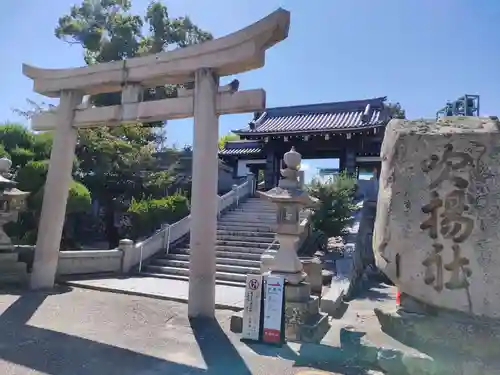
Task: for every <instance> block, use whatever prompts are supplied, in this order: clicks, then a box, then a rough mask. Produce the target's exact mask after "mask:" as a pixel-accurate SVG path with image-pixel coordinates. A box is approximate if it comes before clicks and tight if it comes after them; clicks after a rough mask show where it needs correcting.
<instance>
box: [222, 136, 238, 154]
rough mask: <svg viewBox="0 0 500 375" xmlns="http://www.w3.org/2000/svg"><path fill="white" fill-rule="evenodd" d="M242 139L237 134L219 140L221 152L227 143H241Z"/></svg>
mask: <svg viewBox="0 0 500 375" xmlns="http://www.w3.org/2000/svg"><path fill="white" fill-rule="evenodd" d="M239 140H240V137H239V135H237V134H233V133H229V134H226V135H223V136H222V137H220V138H219V150H222V149H223V148H224V146H225V144H226V142H230V141H239Z"/></svg>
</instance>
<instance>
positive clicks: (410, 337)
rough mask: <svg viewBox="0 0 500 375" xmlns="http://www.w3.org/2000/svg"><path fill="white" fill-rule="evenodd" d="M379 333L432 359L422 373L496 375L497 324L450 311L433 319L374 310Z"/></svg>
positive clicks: (499, 352) (498, 367)
mask: <svg viewBox="0 0 500 375" xmlns="http://www.w3.org/2000/svg"><path fill="white" fill-rule="evenodd" d="M375 314H376V315H377V318H378V319H379V321H380V324H381V327H382V330H383V331H384V332H385V333H387V334H388V335H390V336H392V337H393V338H395V339H396V340H398V341H400V342H402V343H403V344H405V345H407V346H410V347H413V348H415V349H417V350H420V351H421V352H423V353H426V354H427V355H429V356H430V357H432V362H433V366H432V367H433V370H432V371H428V372H420V373H422V374H426V373H429V374H431V373H432V374H440V375H441V374H462V373H463V374H478V375H479V374H491V375H493V374H495V375H497V374H499V373H500V360H499V358H500V345H499V342H500V341H499V340H500V339H499V338H500V321H493V320H489V319H484V320H477V319H472V318H470V317H465V316H462V315H460V314H456V313H453V312H441V311H439V314H438V315H437V316H429V315H423V314H415V313H406V312H404V311H401V310H400V311H396V310H395V309H394V310H381V309H375Z"/></svg>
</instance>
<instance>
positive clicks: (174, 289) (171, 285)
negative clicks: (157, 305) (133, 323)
mask: <svg viewBox="0 0 500 375" xmlns="http://www.w3.org/2000/svg"><path fill="white" fill-rule="evenodd" d="M67 283H68V284H70V285H72V286H79V287H83V288H90V289H96V290H103V291H114V292H120V293H125V294H136V295H142V296H151V297H157V298H161V299H167V300H172V301H177V302H187V300H188V295H189V283H188V282H187V281H182V280H173V279H166V278H165V279H164V278H158V277H146V276H132V277H119V278H116V277H110V278H97V279H84V280H72V281H68V282H67ZM244 299H245V288H241V287H236V286H227V285H217V286H216V288H215V303H216V305H217V307H218V308H228V309H243V300H244Z"/></svg>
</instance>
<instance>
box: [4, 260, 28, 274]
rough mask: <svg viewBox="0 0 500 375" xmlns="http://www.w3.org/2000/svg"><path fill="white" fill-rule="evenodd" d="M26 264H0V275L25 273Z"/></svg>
mask: <svg viewBox="0 0 500 375" xmlns="http://www.w3.org/2000/svg"><path fill="white" fill-rule="evenodd" d="M27 269H28V268H27V265H26V263H23V262H13V261H9V262H0V274H3V273H16V272H19V273H26V270H27Z"/></svg>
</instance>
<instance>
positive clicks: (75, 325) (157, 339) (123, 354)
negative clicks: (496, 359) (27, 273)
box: [0, 287, 380, 375]
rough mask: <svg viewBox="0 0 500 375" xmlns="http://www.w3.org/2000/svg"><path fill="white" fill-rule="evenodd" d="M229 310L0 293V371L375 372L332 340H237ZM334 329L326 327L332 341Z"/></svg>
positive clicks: (69, 374)
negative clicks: (208, 316) (204, 317)
mask: <svg viewBox="0 0 500 375" xmlns="http://www.w3.org/2000/svg"><path fill="white" fill-rule="evenodd" d="M231 314H232V312H231V311H229V310H218V311H217V321H216V322H212V323H210V322H204V321H189V320H188V318H187V305H186V304H181V303H177V302H172V301H165V300H158V299H152V298H145V297H139V296H130V295H122V294H114V293H107V292H99V291H94V290H86V289H79V288H75V289H71V288H69V287H66V288H59V289H58V290H57V292H54V293H51V294H45V293H40V292H28V293H23V294H15V293H10V294H9V293H4V294H1V292H0V373H1V374H2V375H27V374H30V375H41V374H48V375H101V374H102V375H115V374H116V375H157V374H169V375H176V374H214V375H223V374H224V375H225V374H227V373H231V374H234V375H240V374H257V375H260V374H273V375H279V374H299V373H301V372H302V371H305V370H311V371H312V370H315V371H318V370H323V371H327V373H328V374H346V375H349V374H352V375H358V374H377V373H379V372H377V371H376V369H369V368H366V367H363V366H362V364H360V363H353V361H352V360H351V361H350V358H348V357H347V356H346V355H345V353H343V352H342V350H341V349H340V348H339V346H338V345H336V344H335V343H334V342H332V346H330V345H327V344H326V343H325V344H322V345H314V344H303V345H300V344H293V343H290V344H288V345H286V346H284V347H283V348H273V347H269V346H265V345H262V344H260V345H257V344H255V345H247V344H244V343H242V342H240V341H239V337H238V336H237V335H234V334H232V333H231V332H229V320H230V316H231ZM338 333H339V332H338V331H337V332H332V337H334V338H333V341H335V340H337V336H338ZM325 339H327V338H325ZM340 341H342V338H341V339H340ZM351 341H352V340H351ZM340 345H342V343H340ZM309 374H313V373H309ZM379 374H380V373H379Z"/></svg>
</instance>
